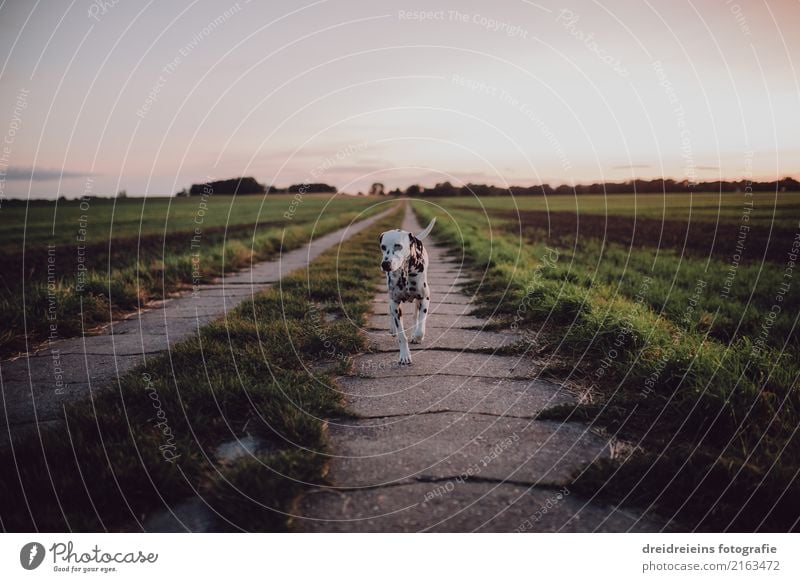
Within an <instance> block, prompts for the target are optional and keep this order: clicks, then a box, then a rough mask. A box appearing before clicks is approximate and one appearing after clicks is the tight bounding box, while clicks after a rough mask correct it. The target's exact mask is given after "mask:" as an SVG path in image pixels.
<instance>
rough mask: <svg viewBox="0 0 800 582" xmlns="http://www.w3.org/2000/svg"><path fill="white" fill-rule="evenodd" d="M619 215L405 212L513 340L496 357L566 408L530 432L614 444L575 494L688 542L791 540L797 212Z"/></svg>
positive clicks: (608, 208) (771, 202) (662, 208)
mask: <svg viewBox="0 0 800 582" xmlns="http://www.w3.org/2000/svg"><path fill="white" fill-rule="evenodd" d="M632 198H633V197H631V196H620V197H607V198H605V199H603V197H592V196H583V197H579V198H577V199H575V198H565V197H549V198H548V199H546V200H545V199H543V198H516V199H511V198H497V197H493V198H480V199H476V198H467V197H457V198H455V197H454V198H435V199H429V200H424V201H422V200H419V201H416V202H415V203H414V208H415V210H416V212H417V213H418V214H419V215H420V216H421V220H422V222H425V221H426V220H428V218H429V217H430V216H432V215H434V214H435V215H437V216H439V217H440V220H442V222H441V223H440V225H438V226H437V233H438V236H439V237H440V238H441V239H442V240H443V241H444V242H446V243H448V244H450V245H453V246H455V247H456V250H457V251H459V252H463V254H464V256H465V257H466V259H467V260H468V261H469V262H470V263H471V264H472V266H473V268H475V269H476V274H477V275H478V279H479V282H477V283H475V285H473V289H472V290H473V291H475V292H477V294H478V297H479V299H480V305H479V312H480V313H482V314H493V315H494V318H495V321H496V325H497V326H498V327H500V328H502V327H511V328H516V329H520V330H523V331H524V332H525V333H526V335H525V337H526V339H525V340H524V341H521V342H520V343H519V344H518V345H516V346H514V347H513V348H511V349H510V350H509V351H511V352H513V353H519V354H525V355H529V356H530V357H534V358H538V359H541V360H542V361H543V362H544V364H543V374H545V375H549V376H552V377H553V379H555V380H557V381H560V382H564V383H566V385H568V386H571V387H572V388H573V389H574V390H575V391H576V392H578V393H579V395H580V404H578V405H577V406H561V407H556V408H551V409H548V410H545V411H544V412H543V413H542V417H543V418H549V419H580V420H585V421H587V422H590V423H592V424H593V425H594V426H595V427H596V428H599V429H601V430H603V431H605V432H606V433H608V434H609V435H611V436H613V437H615V438H616V439H618V441H619V443H620V446H619V450H620V451H621V452H620V453H619V454H618V455H617V456H616V458H615V459H613V460H612V461H603V462H596V463H594V464H592V465H590V466H589V467H587V468H586V469H585V470H584V471H582V472H581V473H580V474H579V475H575V476H574V482H573V485H572V487H574V488H575V490H576V491H579V492H581V493H582V494H584V495H586V496H588V497H589V498H595V497H597V498H601V499H606V500H610V501H613V502H616V503H622V504H631V505H634V506H637V507H640V508H644V509H649V510H654V511H656V512H657V513H660V514H661V515H663V516H665V517H667V518H674V519H675V520H676V521H677V523H679V524H681V526H680V527H681V528H684V529H698V530H716V531H720V530H735V531H755V530H768V531H770V530H776V531H786V530H788V529H797V528H798V527H799V525H798V524H800V510H798V506H797V504H796V503H795V501H796V499H797V497H798V495H799V494H800V483H799V482H798V470H799V469H798V460H800V436H798V435H797V429H798V426H800V394H799V393H798V379H799V378H800V364H799V362H800V340H798V334H797V333H796V326H797V317H798V313H800V282H798V281H797V277H798V267H797V263H796V260H797V259H798V258H800V224H798V211H797V208H798V204H799V203H800V197H798V196H797V195H796V194H791V195H790V194H778V195H777V196H772V197H765V198H769V199H766V200H765V199H763V198H757V199H756V200H755V202H754V204H752V209H751V210H749V211H745V212H743V210H742V209H743V208H746V207H747V206H745V205H743V203H744V201H745V200H746V198H745V197H744V195H743V194H742V195H737V194H734V195H732V196H724V197H722V198H720V197H719V196H718V195H714V194H701V195H695V196H693V197H687V196H682V195H677V196H675V197H671V196H669V195H668V196H667V197H662V196H652V195H650V196H638V197H635V199H632ZM776 201H777V202H776ZM695 202H697V207H695ZM546 209H549V211H550V212H546V211H545V210H546ZM743 216H746V218H744V219H743V218H742V217H743ZM743 226H744V228H742V227H743Z"/></svg>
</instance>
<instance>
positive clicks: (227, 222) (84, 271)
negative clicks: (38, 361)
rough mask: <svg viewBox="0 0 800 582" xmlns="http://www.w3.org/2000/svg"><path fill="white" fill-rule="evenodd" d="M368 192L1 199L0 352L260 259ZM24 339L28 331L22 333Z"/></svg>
mask: <svg viewBox="0 0 800 582" xmlns="http://www.w3.org/2000/svg"><path fill="white" fill-rule="evenodd" d="M374 203H375V199H370V198H367V197H359V198H353V197H347V196H336V197H331V196H328V195H326V196H320V195H310V194H307V195H305V196H302V197H300V198H295V197H294V196H292V195H272V194H270V195H269V196H266V197H263V196H238V197H234V196H203V197H201V196H196V197H192V198H151V199H142V198H139V199H122V200H105V199H91V200H84V201H79V200H74V201H59V202H57V203H56V202H41V201H40V202H32V203H30V205H26V204H20V203H17V204H6V205H4V206H3V210H2V215H1V216H2V222H0V270H2V272H3V275H4V276H3V284H2V285H1V286H0V318H2V319H3V321H4V323H5V325H4V326H3V330H2V334H0V355H6V356H7V355H10V354H12V353H14V352H16V351H24V350H27V349H30V348H31V347H32V346H33V345H35V344H36V343H37V342H39V341H41V340H43V339H45V338H46V337H47V336H48V333H49V329H50V323H51V322H52V321H54V320H55V321H57V323H58V332H59V334H60V335H59V337H68V336H71V335H76V334H78V333H80V332H81V330H82V329H91V328H93V327H95V326H96V325H98V324H102V323H105V322H106V321H108V320H109V318H110V317H111V315H112V314H113V313H119V312H124V311H130V310H135V309H138V308H140V307H142V306H143V305H144V304H146V303H147V302H148V301H150V300H152V299H161V298H163V297H165V296H168V295H169V294H170V293H173V292H175V291H179V290H181V289H186V288H190V287H191V286H192V285H196V284H201V283H203V282H207V281H209V280H210V279H211V278H213V277H216V276H219V275H220V274H221V273H222V272H223V270H228V271H230V270H235V269H238V268H242V267H245V266H247V265H249V264H250V263H251V261H258V260H265V259H269V258H271V257H273V256H275V255H276V253H277V252H278V251H279V250H280V249H281V248H283V249H286V250H289V249H291V248H294V247H297V246H300V245H301V244H303V243H305V242H307V241H308V239H309V237H310V235H311V233H312V232H313V233H314V236H319V235H321V234H324V233H326V232H330V231H332V230H335V229H337V228H339V227H341V226H344V225H346V224H348V223H349V222H350V221H352V220H355V219H360V218H365V217H366V216H368V215H369V214H371V213H373V212H375V211H376V210H377V208H376V207H374ZM26 336H27V337H26Z"/></svg>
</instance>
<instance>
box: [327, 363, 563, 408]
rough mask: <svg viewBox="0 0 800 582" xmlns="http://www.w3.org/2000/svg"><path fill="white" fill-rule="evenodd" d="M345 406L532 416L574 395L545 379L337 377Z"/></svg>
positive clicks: (437, 376)
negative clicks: (397, 380) (396, 380)
mask: <svg viewBox="0 0 800 582" xmlns="http://www.w3.org/2000/svg"><path fill="white" fill-rule="evenodd" d="M337 385H338V386H339V388H340V391H341V393H342V395H343V396H344V398H345V399H346V401H347V408H348V410H350V411H351V412H353V413H354V414H356V415H358V416H360V417H386V416H397V415H402V414H424V413H428V412H432V411H458V412H464V413H466V412H471V413H483V414H495V415H498V416H515V417H528V418H533V417H535V416H536V415H537V414H538V413H539V412H541V411H542V410H544V409H545V408H547V407H549V406H555V405H558V404H568V403H572V402H574V401H575V397H574V396H573V395H572V394H571V393H569V392H568V391H567V390H566V389H564V388H563V387H562V386H559V385H558V384H553V383H552V382H547V381H544V380H504V379H495V378H474V377H472V378H470V377H465V376H449V375H446V374H438V375H436V376H422V377H414V378H408V379H407V381H405V382H402V383H397V382H392V381H391V380H389V379H387V378H356V377H345V378H338V379H337Z"/></svg>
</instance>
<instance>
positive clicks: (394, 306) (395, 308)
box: [389, 298, 400, 337]
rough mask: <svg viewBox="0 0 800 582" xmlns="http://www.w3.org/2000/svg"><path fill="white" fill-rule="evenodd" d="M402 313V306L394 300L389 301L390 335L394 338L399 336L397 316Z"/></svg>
mask: <svg viewBox="0 0 800 582" xmlns="http://www.w3.org/2000/svg"><path fill="white" fill-rule="evenodd" d="M399 311H400V304H398V303H395V302H394V300H393V299H391V298H390V299H389V333H390V334H392V337H394V336H396V335H397V316H398V312H399Z"/></svg>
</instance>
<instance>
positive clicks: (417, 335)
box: [411, 289, 431, 344]
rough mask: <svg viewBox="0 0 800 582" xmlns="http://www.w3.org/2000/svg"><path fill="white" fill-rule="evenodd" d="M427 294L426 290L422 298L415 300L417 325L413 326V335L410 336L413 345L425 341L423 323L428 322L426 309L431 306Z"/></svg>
mask: <svg viewBox="0 0 800 582" xmlns="http://www.w3.org/2000/svg"><path fill="white" fill-rule="evenodd" d="M429 292H430V291H429V290H428V289H426V290H425V293H424V294H423V295H422V297H421V298H420V299H417V324H416V325H415V326H414V335H412V336H411V343H413V344H418V343H421V342H422V340H424V339H425V323H426V322H427V321H428V308H429V307H430V304H431V298H430V296H429V295H428V293H429Z"/></svg>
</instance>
